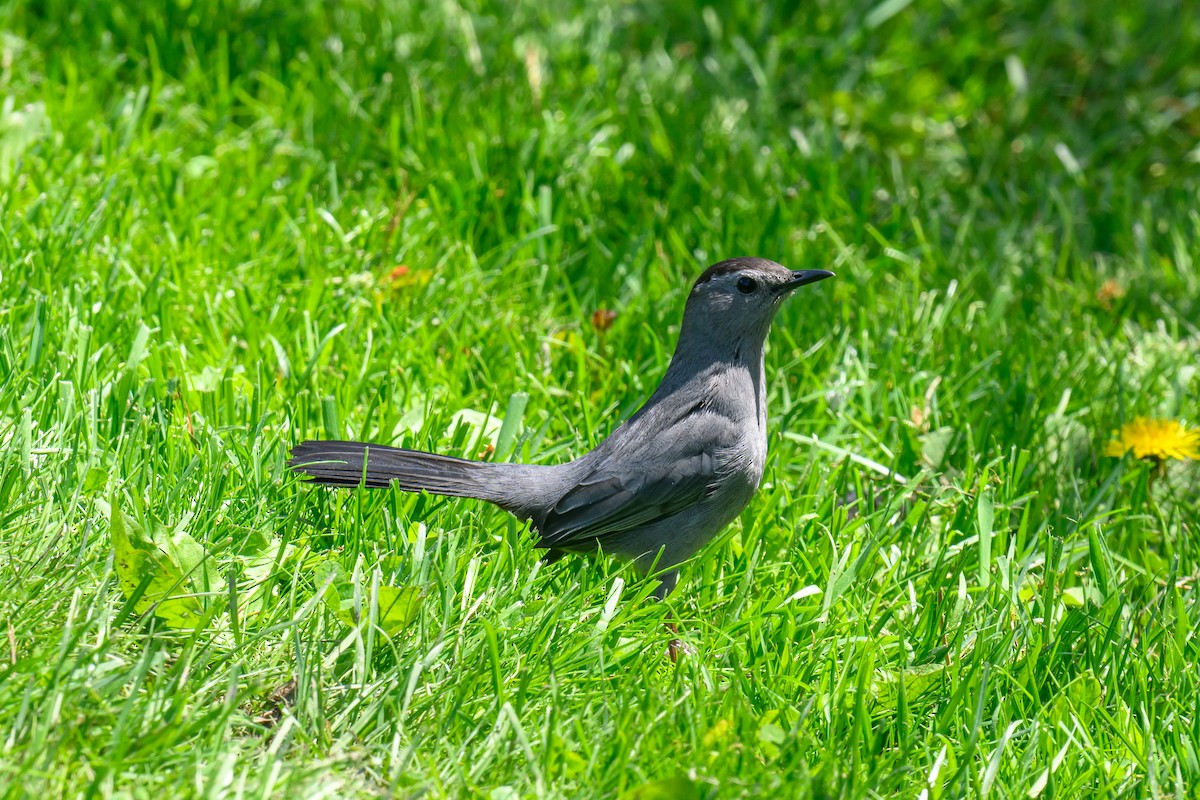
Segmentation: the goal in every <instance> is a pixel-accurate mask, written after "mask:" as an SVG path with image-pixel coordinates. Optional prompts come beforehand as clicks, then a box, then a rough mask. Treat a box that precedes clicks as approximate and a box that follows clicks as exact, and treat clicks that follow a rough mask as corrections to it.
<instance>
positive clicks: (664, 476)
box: [537, 449, 716, 549]
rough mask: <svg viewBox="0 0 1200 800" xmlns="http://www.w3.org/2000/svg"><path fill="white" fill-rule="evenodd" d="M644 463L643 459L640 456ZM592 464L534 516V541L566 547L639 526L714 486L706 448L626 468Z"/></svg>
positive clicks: (672, 511) (698, 498)
mask: <svg viewBox="0 0 1200 800" xmlns="http://www.w3.org/2000/svg"><path fill="white" fill-rule="evenodd" d="M643 463H645V462H643ZM621 466H622V469H621V471H620V472H618V471H617V470H614V469H612V468H604V467H601V468H597V469H596V470H593V471H592V472H591V473H590V474H589V475H587V476H586V477H585V478H584V479H583V480H582V481H580V482H579V483H578V484H577V485H576V486H575V487H574V488H572V489H571V490H569V491H568V492H567V493H566V494H564V495H563V496H562V497H561V498H560V499H559V501H558V502H557V503H556V504H555V505H554V507H553V508H551V509H550V511H549V512H547V514H546V516H545V518H544V519H541V520H537V527H538V532H539V533H540V535H541V538H540V540H539V542H538V545H539V546H540V547H550V548H555V549H571V548H577V547H580V546H581V545H587V544H590V543H592V542H595V541H597V540H602V539H603V538H604V537H605V536H607V535H610V534H614V533H622V532H625V531H631V530H635V529H637V528H643V527H646V526H648V525H652V524H654V523H655V522H658V521H660V520H663V519H666V518H667V517H670V516H672V515H673V514H677V513H678V512H680V511H682V510H683V509H685V508H687V507H688V506H691V505H694V504H696V503H698V502H700V501H701V500H703V499H704V498H706V497H708V496H709V495H711V494H712V493H713V491H715V490H716V467H715V465H714V461H713V453H712V450H711V449H708V450H704V449H700V450H694V451H693V452H692V453H690V454H688V455H686V456H684V457H681V458H671V459H664V460H656V461H655V462H654V463H650V464H645V466H639V467H636V468H635V469H633V470H630V469H629V463H628V462H626V463H624V464H622V465H621Z"/></svg>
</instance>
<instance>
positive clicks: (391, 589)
mask: <svg viewBox="0 0 1200 800" xmlns="http://www.w3.org/2000/svg"><path fill="white" fill-rule="evenodd" d="M423 599H424V598H422V597H421V590H420V589H418V588H417V587H415V586H402V587H397V586H380V587H379V627H380V628H383V630H384V632H385V633H386V634H387V635H388V636H395V635H396V634H397V633H399V632H400V631H402V630H404V629H405V628H407V627H408V626H409V625H412V624H413V622H414V621H415V620H416V619H417V614H418V613H419V612H420V611H421V601H422V600H423Z"/></svg>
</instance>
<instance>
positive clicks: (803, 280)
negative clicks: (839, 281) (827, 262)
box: [779, 269, 833, 292]
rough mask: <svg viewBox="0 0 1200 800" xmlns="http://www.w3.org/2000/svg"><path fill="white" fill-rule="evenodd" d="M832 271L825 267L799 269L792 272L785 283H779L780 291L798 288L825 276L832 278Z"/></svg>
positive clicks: (821, 279) (823, 278)
mask: <svg viewBox="0 0 1200 800" xmlns="http://www.w3.org/2000/svg"><path fill="white" fill-rule="evenodd" d="M832 277H833V273H832V272H830V271H829V270H827V269H799V270H795V271H794V272H792V279H791V280H790V281H788V282H787V283H783V284H780V286H779V291H780V292H790V291H792V290H793V289H799V288H800V287H801V286H807V285H808V284H810V283H816V282H817V281H823V280H825V279H826V278H832Z"/></svg>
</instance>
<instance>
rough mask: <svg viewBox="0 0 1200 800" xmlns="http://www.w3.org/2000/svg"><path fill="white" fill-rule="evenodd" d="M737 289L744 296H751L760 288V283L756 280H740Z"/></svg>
mask: <svg viewBox="0 0 1200 800" xmlns="http://www.w3.org/2000/svg"><path fill="white" fill-rule="evenodd" d="M737 287H738V291H739V292H741V293H742V294H750V293H751V292H753V291H754V290H755V289H757V288H758V281H756V280H754V278H745V277H743V278H738V282H737Z"/></svg>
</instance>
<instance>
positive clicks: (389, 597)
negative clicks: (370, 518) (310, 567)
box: [316, 561, 424, 636]
mask: <svg viewBox="0 0 1200 800" xmlns="http://www.w3.org/2000/svg"><path fill="white" fill-rule="evenodd" d="M316 581H317V586H318V587H324V589H323V590H322V591H323V592H324V594H323V595H322V597H321V600H322V602H324V603H325V607H326V608H328V609H329V610H330V611H331V612H332V613H333V614H334V616H336V617H337V618H338V620H340V621H341V622H342V624H344V625H346V626H348V627H354V626H355V625H357V624H358V623H359V621H360V619H362V618H364V617H366V616H367V611H368V609H365V608H355V586H354V578H353V576H351V575H350V574H348V573H347V572H346V570H345V569H343V568H342V566H341V565H340V564H337V563H336V562H333V561H323V562H322V563H321V564H320V566H318V567H317V571H316ZM368 593H369V592H368V590H367V588H366V587H363V589H362V590H361V591H360V592H359V593H358V597H359V598H360V599H359V602H366V601H367V597H368ZM423 599H424V598H422V596H421V590H420V589H418V588H416V587H414V586H404V587H397V586H380V587H379V597H378V603H379V611H378V614H377V615H376V621H377V623H378V625H379V627H380V628H381V629H382V630H383V631H384V633H386V634H387V635H388V636H394V635H396V634H397V633H399V632H400V631H402V630H404V629H405V628H407V627H408V626H409V625H411V624H412V623H413V622H414V621H415V620H416V618H417V614H418V613H419V612H420V610H421V602H422V600H423Z"/></svg>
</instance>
